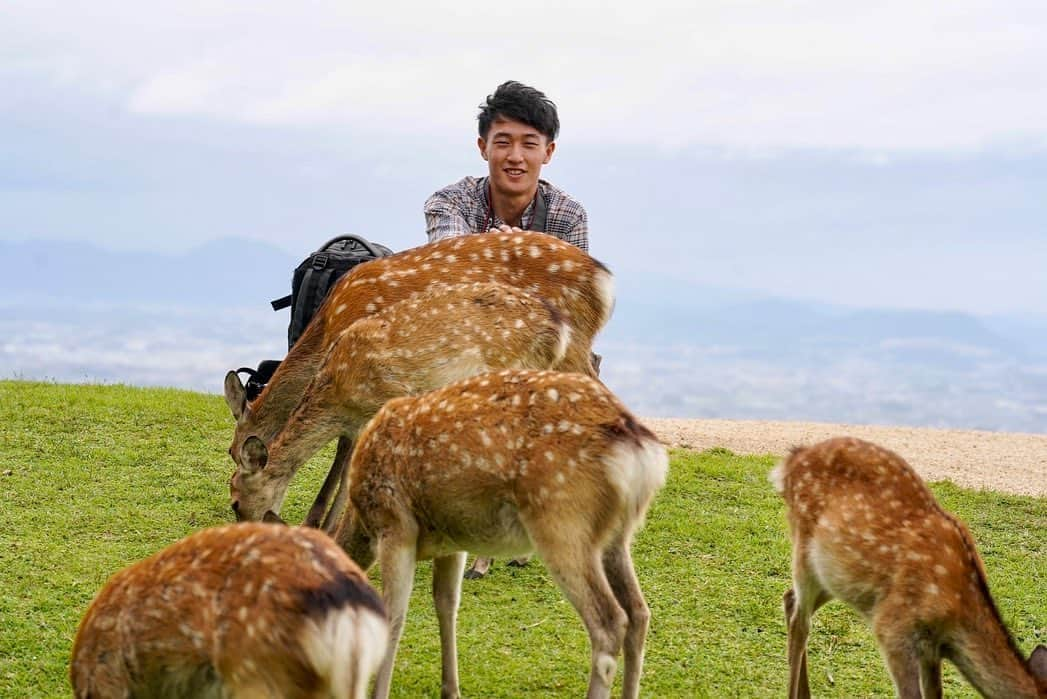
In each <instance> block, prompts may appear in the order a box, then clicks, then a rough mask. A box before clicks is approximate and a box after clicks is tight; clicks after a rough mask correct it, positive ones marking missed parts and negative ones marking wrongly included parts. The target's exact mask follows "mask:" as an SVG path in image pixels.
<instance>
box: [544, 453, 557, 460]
mask: <svg viewBox="0 0 1047 699" xmlns="http://www.w3.org/2000/svg"><path fill="white" fill-rule="evenodd" d="M545 460H546V461H550V462H552V461H555V460H556V454H554V453H552V452H551V451H547V452H545Z"/></svg>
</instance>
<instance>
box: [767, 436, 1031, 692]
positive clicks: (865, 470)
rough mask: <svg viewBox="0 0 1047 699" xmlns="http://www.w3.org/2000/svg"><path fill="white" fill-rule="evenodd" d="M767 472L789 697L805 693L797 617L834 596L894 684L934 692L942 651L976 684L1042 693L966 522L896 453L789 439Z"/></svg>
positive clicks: (802, 631) (857, 443) (844, 441)
mask: <svg viewBox="0 0 1047 699" xmlns="http://www.w3.org/2000/svg"><path fill="white" fill-rule="evenodd" d="M772 480H776V481H777V484H778V486H779V488H780V489H781V492H782V496H783V497H784V498H785V502H786V505H787V507H788V517H789V524H790V529H791V532H792V541H793V589H792V590H789V591H788V592H787V593H786V596H785V609H786V619H787V622H788V627H789V665H790V696H791V697H807V696H809V695H810V690H809V687H808V682H807V667H806V665H807V662H806V641H807V634H808V629H809V619H810V616H811V615H812V614H813V613H814V611H815V610H816V609H817V608H818V607H819V606H821V605H822V604H824V603H825V602H826V601H828V600H830V599H832V598H834V597H837V598H839V599H841V600H843V601H844V602H846V603H847V604H849V605H851V606H852V607H854V608H856V609H857V610H858V611H859V612H861V613H862V614H863V615H864V616H865V618H866V619H867V620H869V622H870V623H871V625H872V627H873V632H874V634H875V635H876V638H877V641H878V643H879V645H880V650H881V653H882V654H883V656H884V659H885V661H886V663H887V667H888V670H889V671H890V673H891V676H892V678H893V680H894V683H895V688H896V690H897V692H898V694H899V696H902V697H921V696H922V697H924V698H925V699H926V698H927V697H937V696H940V695H941V660H942V659H943V658H946V659H948V660H950V661H952V662H953V663H954V664H955V665H956V666H957V667H958V668H959V669H960V671H961V672H962V673H963V675H964V676H965V677H966V678H967V679H968V681H970V682H971V684H973V685H974V687H975V688H976V689H977V690H978V691H979V692H981V693H982V694H983V695H985V696H989V697H1028V698H1033V699H1035V698H1038V697H1044V696H1047V694H1045V686H1047V685H1045V680H1044V678H1037V677H1036V676H1035V675H1034V674H1033V673H1032V672H1031V671H1030V668H1029V666H1028V665H1027V664H1026V662H1025V661H1024V659H1023V658H1022V657H1021V654H1020V652H1019V651H1018V649H1017V646H1016V645H1015V644H1014V641H1013V639H1012V637H1011V635H1010V633H1009V632H1008V631H1007V628H1006V626H1005V625H1004V623H1003V620H1002V619H1001V617H1000V614H999V611H998V610H997V608H996V605H995V603H994V602H993V599H992V596H991V595H990V594H989V587H988V583H987V581H986V575H985V568H984V565H983V564H982V561H981V558H980V557H979V556H978V553H977V550H976V549H975V545H974V541H973V539H972V537H971V534H970V532H969V531H968V530H967V528H966V527H965V526H964V525H963V523H962V522H960V521H959V520H958V519H956V518H955V517H953V516H952V515H950V514H949V513H947V512H945V511H944V510H943V509H942V508H941V506H940V505H939V504H938V502H937V501H936V500H935V498H934V495H933V494H932V493H931V491H930V490H929V489H928V488H927V486H926V485H925V484H924V483H923V481H922V480H921V479H920V477H919V476H918V475H917V474H916V472H915V471H913V470H912V468H911V467H910V466H909V465H908V464H907V463H906V462H905V461H904V460H903V459H902V458H901V457H900V456H898V455H897V454H894V453H893V452H890V451H888V450H886V449H883V448H881V447H878V446H876V445H874V444H870V443H868V442H864V441H861V440H858V439H850V438H838V439H832V440H828V441H826V442H822V443H820V444H817V445H814V446H812V447H806V448H797V449H794V450H793V451H792V453H791V454H790V456H789V457H788V459H787V460H786V461H785V462H784V463H783V464H782V465H780V466H779V467H778V469H777V470H776V471H775V472H773V473H772Z"/></svg>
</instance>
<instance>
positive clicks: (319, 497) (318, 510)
mask: <svg viewBox="0 0 1047 699" xmlns="http://www.w3.org/2000/svg"><path fill="white" fill-rule="evenodd" d="M347 441H348V440H347V439H346V438H345V437H339V438H338V451H337V452H336V453H335V456H334V462H333V463H332V464H331V470H330V471H328V472H327V477H326V478H324V482H323V485H321V486H320V492H319V493H317V494H316V498H315V499H314V500H313V505H312V507H310V508H309V514H307V515H306V516H305V521H304V522H302V526H304V527H313V528H314V529H316V528H317V527H320V522H321V520H323V527H324V529H326V528H327V524H328V519H329V518H325V517H324V513H325V512H326V511H327V503H328V500H329V498H330V496H331V491H332V490H334V489H335V487H337V488H338V495H341V494H342V473H343V472H344V471H345V463H346V462H345V460H344V456H343V450H344V447H343V444H344V443H345V442H347ZM350 453H351V452H350Z"/></svg>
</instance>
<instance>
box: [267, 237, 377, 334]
mask: <svg viewBox="0 0 1047 699" xmlns="http://www.w3.org/2000/svg"><path fill="white" fill-rule="evenodd" d="M392 254H393V251H392V250H390V249H389V248H387V247H385V246H384V245H379V244H378V243H372V242H370V241H368V240H367V239H366V238H362V237H360V236H358V235H340V236H338V237H337V238H332V239H331V240H328V241H327V242H326V243H324V244H323V245H322V246H321V247H320V249H319V250H317V251H316V252H314V253H313V254H312V255H310V256H309V257H307V258H305V259H304V260H302V264H300V265H298V266H297V267H296V268H295V270H294V275H293V276H292V277H291V293H290V295H288V296H284V297H283V298H279V299H276V300H275V301H272V306H273V310H274V311H279V310H281V309H283V308H287V307H288V306H290V307H291V322H290V323H289V324H288V326H287V349H291V347H293V346H294V343H295V342H297V341H298V338H299V337H301V336H302V333H303V332H305V328H306V326H307V325H309V321H310V320H312V318H313V316H314V315H315V314H316V311H317V310H318V309H319V308H320V304H322V303H323V302H324V299H325V298H327V292H329V291H330V290H331V287H333V286H334V285H335V283H336V282H337V281H338V280H339V279H341V278H342V275H343V274H345V273H346V272H348V271H349V270H351V269H352V268H353V267H355V266H356V265H358V264H360V263H361V262H367V261H368V260H373V259H375V258H378V257H385V256H386V255H392Z"/></svg>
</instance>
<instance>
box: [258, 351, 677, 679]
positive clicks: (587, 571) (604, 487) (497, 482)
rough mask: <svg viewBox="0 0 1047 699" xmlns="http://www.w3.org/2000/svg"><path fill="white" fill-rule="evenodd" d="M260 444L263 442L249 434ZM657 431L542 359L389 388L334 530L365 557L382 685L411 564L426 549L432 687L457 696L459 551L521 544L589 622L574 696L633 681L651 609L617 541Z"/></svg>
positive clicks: (646, 478) (657, 481)
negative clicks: (375, 574)
mask: <svg viewBox="0 0 1047 699" xmlns="http://www.w3.org/2000/svg"><path fill="white" fill-rule="evenodd" d="M261 449H263V450H264V447H261ZM667 468H668V456H667V454H666V451H665V448H664V447H663V446H662V445H661V443H659V441H658V439H657V438H656V437H655V436H654V435H653V434H652V433H651V432H650V431H649V430H648V429H647V428H646V427H644V426H643V425H641V424H639V423H638V422H637V421H636V419H635V418H634V417H633V416H632V415H631V414H630V413H629V411H628V410H626V408H625V407H623V406H622V404H621V403H620V402H619V401H618V400H617V399H616V398H615V397H614V395H613V394H611V392H610V391H609V390H608V389H607V388H606V387H604V386H603V384H601V383H600V382H598V381H596V380H594V379H592V378H590V377H587V376H582V375H579V374H567V373H559V372H552V371H508V370H507V371H501V372H498V373H490V374H483V375H481V376H476V377H473V378H470V379H466V380H464V381H459V382H457V383H454V384H451V385H449V386H446V387H444V388H441V389H438V390H436V391H432V392H430V393H426V394H423V395H420V396H410V397H404V398H397V399H394V400H391V401H389V402H388V403H386V404H385V406H384V407H383V408H382V409H381V410H380V411H379V412H378V414H377V415H376V416H375V417H374V419H372V420H371V421H370V422H369V423H368V425H367V426H366V427H365V428H364V430H363V431H362V432H361V433H360V441H359V444H358V446H357V449H356V451H355V453H354V454H353V456H352V460H351V463H350V469H349V474H348V478H349V482H350V504H349V505H348V506H347V507H346V510H345V512H344V513H343V516H342V520H341V522H340V524H339V526H338V529H337V531H336V533H335V539H336V540H337V541H338V543H339V544H341V545H342V546H343V547H344V548H345V549H346V551H347V552H348V553H349V555H350V556H352V557H354V559H355V560H357V562H358V563H360V565H361V566H363V567H364V568H365V569H366V568H368V567H369V566H370V565H372V564H373V563H374V561H375V559H376V557H377V558H379V559H380V563H381V568H382V591H383V597H384V598H385V601H386V605H387V608H388V610H389V615H390V623H391V628H390V637H389V641H390V645H389V647H388V649H387V651H386V656H385V660H384V661H383V663H382V667H381V669H380V670H379V672H378V678H377V680H376V683H375V691H374V695H375V696H376V697H379V698H383V697H386V696H387V695H388V692H389V684H390V679H391V676H392V671H393V663H394V660H395V656H396V647H397V644H398V642H399V639H400V635H401V633H402V631H403V625H404V618H405V616H406V613H407V606H408V602H409V600H410V595H411V587H412V583H413V580H414V570H415V564H416V561H418V560H422V559H433V598H434V602H435V605H436V612H437V617H438V619H439V626H440V644H441V651H442V658H443V661H442V673H441V674H442V688H441V695H442V696H444V697H457V696H458V661H457V647H456V641H455V633H456V632H455V621H456V617H457V611H458V606H459V602H460V599H461V584H462V582H461V578H462V569H463V567H464V565H465V551H466V550H469V551H476V552H479V553H482V554H487V555H515V554H519V553H523V552H529V551H532V550H533V551H535V552H537V553H538V554H539V555H540V556H541V557H542V559H543V560H544V561H545V564H546V566H547V568H548V570H549V572H550V574H551V575H552V577H553V579H554V580H555V581H556V583H557V585H559V587H560V589H561V590H562V591H563V593H564V595H565V596H566V597H567V599H568V600H569V601H570V602H571V604H572V605H574V608H575V609H576V610H577V611H578V614H579V615H580V616H581V618H582V621H583V622H584V623H585V626H586V629H587V630H588V632H589V639H590V642H591V647H592V655H591V665H590V677H589V692H588V696H589V697H591V698H592V697H607V696H609V695H610V690H611V684H612V681H613V679H614V674H615V670H616V669H617V656H618V653H619V652H620V651H621V650H622V648H623V644H624V652H625V676H624V681H623V695H624V696H625V697H636V696H638V694H639V686H640V674H641V670H642V666H643V652H644V641H645V638H646V634H647V626H648V622H649V618H650V611H649V609H648V607H647V603H646V602H645V601H644V597H643V593H642V592H641V590H640V586H639V583H638V582H637V579H636V574H635V571H634V569H633V564H632V559H631V554H630V546H631V542H632V537H633V534H634V533H635V532H636V530H637V529H638V528H639V527H640V526H641V525H642V523H643V519H644V516H645V514H646V511H647V508H648V505H649V504H650V502H651V499H652V498H653V497H654V495H655V493H656V492H657V491H658V490H659V488H661V486H662V485H663V483H664V482H665V477H666V471H667Z"/></svg>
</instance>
